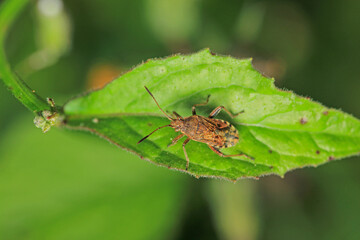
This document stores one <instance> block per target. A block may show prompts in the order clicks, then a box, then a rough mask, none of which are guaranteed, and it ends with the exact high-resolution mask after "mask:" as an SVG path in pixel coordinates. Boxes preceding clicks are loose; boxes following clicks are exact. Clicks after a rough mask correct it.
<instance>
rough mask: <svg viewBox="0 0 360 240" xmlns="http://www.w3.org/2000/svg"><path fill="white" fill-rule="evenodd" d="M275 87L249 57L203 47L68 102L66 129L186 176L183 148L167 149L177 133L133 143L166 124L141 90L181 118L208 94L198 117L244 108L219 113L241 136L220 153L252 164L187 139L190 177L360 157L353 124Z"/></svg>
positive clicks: (359, 137)
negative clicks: (218, 109) (94, 136)
mask: <svg viewBox="0 0 360 240" xmlns="http://www.w3.org/2000/svg"><path fill="white" fill-rule="evenodd" d="M273 82H274V80H273V79H268V78H266V77H264V76H262V75H261V74H260V73H259V72H257V71H256V70H254V69H253V67H252V65H251V59H243V60H239V59H234V58H232V57H227V56H216V55H213V54H211V52H210V51H209V50H203V51H201V52H199V53H196V54H193V55H189V56H184V55H175V56H172V57H169V58H166V59H154V60H149V61H147V62H146V63H145V64H142V65H140V66H138V67H136V68H134V69H133V70H132V71H130V72H128V73H126V74H124V75H123V76H120V77H119V78H118V79H116V80H115V81H113V82H111V83H110V84H108V85H107V86H106V87H104V88H103V89H101V90H99V91H95V92H92V93H89V94H87V95H85V96H81V97H79V98H76V99H73V100H71V101H70V102H68V103H67V104H66V105H65V107H64V112H65V114H66V115H67V120H66V126H67V127H69V128H73V129H79V130H87V131H91V132H93V133H95V134H97V135H99V136H101V137H103V138H105V139H107V140H109V141H110V142H112V143H114V144H116V145H118V146H119V147H122V148H125V149H128V150H129V151H132V152H134V153H135V154H137V155H139V156H142V157H143V158H145V159H146V160H149V161H151V162H153V163H155V164H158V165H161V166H166V167H168V168H172V169H177V170H181V171H185V165H186V160H185V157H184V153H183V150H182V146H181V143H178V144H176V145H174V146H172V147H169V148H167V145H168V144H169V143H170V142H171V139H173V138H174V137H176V136H177V135H178V133H176V132H175V131H174V130H173V129H171V128H164V129H161V130H159V131H157V132H156V133H154V134H153V135H152V136H150V137H149V138H148V139H147V140H145V141H144V142H142V143H141V144H138V145H137V144H136V143H137V142H138V141H139V140H140V139H141V138H142V137H144V136H146V135H147V134H149V133H150V132H151V131H152V130H154V129H155V128H157V127H159V126H163V125H166V124H169V120H168V119H166V118H165V116H164V115H163V114H162V113H161V112H160V110H159V109H158V108H157V106H156V104H155V103H154V101H153V99H152V98H151V97H150V96H149V94H148V93H147V92H146V91H145V89H144V87H143V86H144V85H146V86H147V87H148V88H149V89H150V91H152V93H153V95H154V96H155V98H156V99H157V101H158V102H159V104H160V106H162V108H163V109H165V110H166V111H169V112H172V111H176V112H178V113H179V114H180V115H182V116H184V117H185V116H189V115H190V114H191V106H192V105H193V104H196V103H202V102H204V101H205V100H206V97H207V96H208V95H209V94H210V95H211V97H210V101H209V104H208V105H206V106H204V107H198V108H197V113H198V114H199V115H203V116H208V114H209V113H210V112H211V110H213V109H214V108H215V107H217V106H220V105H223V106H225V107H226V108H228V109H229V110H230V111H231V112H232V113H238V112H240V111H242V110H244V111H245V112H244V113H243V114H240V115H239V116H237V117H236V118H234V119H231V118H230V117H229V116H228V115H226V114H224V113H221V114H220V115H218V116H217V118H220V119H224V120H227V121H229V122H231V123H232V124H233V125H234V126H235V127H236V128H237V129H238V131H239V135H240V140H239V143H238V144H237V145H236V146H234V147H231V148H226V149H223V150H222V151H223V153H225V154H237V153H240V152H243V153H246V154H248V155H250V156H253V157H254V158H255V160H249V159H247V158H244V157H232V158H221V157H219V156H218V155H216V154H215V153H214V152H212V151H211V150H210V149H209V148H208V146H207V145H206V144H204V143H199V142H194V141H190V143H189V144H188V145H187V146H186V149H187V152H188V155H189V159H190V167H189V170H188V171H187V172H188V173H190V174H193V175H195V176H212V177H220V178H226V179H231V180H236V179H238V178H243V177H258V176H262V175H267V174H278V175H280V176H283V175H284V174H285V173H286V172H287V171H290V170H292V169H295V168H301V167H304V166H317V165H319V164H323V163H326V162H328V161H330V160H334V159H339V158H343V157H346V156H350V155H355V154H358V153H359V152H360V122H359V120H357V119H355V118H354V117H352V116H350V115H348V114H345V113H343V112H341V111H338V110H334V109H328V108H326V107H324V106H322V105H321V104H319V103H316V102H313V101H311V100H310V99H307V98H304V97H300V96H297V95H295V94H294V93H292V92H289V91H283V90H279V89H277V88H276V87H275V86H274V83H273ZM180 142H182V141H180Z"/></svg>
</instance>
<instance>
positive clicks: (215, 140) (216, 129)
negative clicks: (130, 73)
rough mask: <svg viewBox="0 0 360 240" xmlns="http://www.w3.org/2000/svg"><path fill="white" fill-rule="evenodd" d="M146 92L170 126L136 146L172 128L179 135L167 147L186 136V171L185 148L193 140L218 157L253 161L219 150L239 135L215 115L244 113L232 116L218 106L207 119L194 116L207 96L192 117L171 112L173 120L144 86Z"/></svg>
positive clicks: (202, 104) (236, 139)
mask: <svg viewBox="0 0 360 240" xmlns="http://www.w3.org/2000/svg"><path fill="white" fill-rule="evenodd" d="M145 89H146V91H147V92H148V93H149V94H150V96H151V97H152V98H153V99H154V101H155V103H156V105H157V106H158V108H159V109H160V110H161V111H162V112H163V113H164V115H165V116H166V117H167V118H168V119H169V120H170V121H171V122H170V124H168V125H165V126H161V127H158V128H157V129H155V130H154V131H152V132H151V133H150V134H148V135H146V136H145V137H143V138H142V139H141V140H140V141H139V142H138V143H137V144H139V143H141V142H142V141H144V140H145V139H146V138H148V137H149V136H150V135H151V134H153V133H154V132H156V131H157V130H159V129H161V128H164V127H172V128H173V129H174V130H175V131H176V132H181V134H180V135H178V136H177V137H175V138H174V139H173V140H172V142H171V143H170V144H169V145H168V147H170V146H172V145H174V144H176V143H177V142H178V141H179V140H180V139H181V138H182V137H184V136H186V137H187V138H186V139H185V141H184V142H183V144H182V147H183V150H184V155H185V158H186V170H188V168H189V163H190V161H189V157H188V155H187V152H186V149H185V146H186V144H188V143H189V141H190V140H194V141H197V142H202V143H205V144H207V145H208V146H209V148H210V149H211V150H213V151H214V152H215V153H216V154H217V155H219V156H220V157H237V156H244V157H246V158H249V159H251V160H254V158H253V157H251V156H248V155H246V154H245V153H239V154H234V155H225V154H223V153H222V152H221V151H220V149H221V148H228V147H232V146H235V145H236V144H237V143H238V141H239V133H238V131H237V129H236V128H235V127H234V126H233V125H232V124H231V123H229V122H227V121H224V120H221V119H215V118H214V117H216V115H218V114H219V112H220V111H221V110H224V111H225V112H226V113H227V114H229V116H230V117H231V118H234V117H236V116H238V115H239V114H241V113H244V111H241V112H239V113H237V114H235V115H233V114H232V113H231V112H230V111H229V110H227V109H226V108H225V107H224V106H219V107H217V108H215V109H214V110H213V111H212V112H211V113H210V114H209V117H203V116H199V115H197V114H196V107H198V106H204V105H206V104H207V103H208V102H209V98H210V95H209V96H208V98H207V100H206V102H204V103H198V104H195V105H193V106H192V116H189V117H182V116H180V115H179V114H178V113H177V112H175V111H174V112H173V114H174V116H175V118H172V117H170V116H169V115H168V114H167V113H166V112H165V111H164V110H163V109H162V108H161V107H160V105H159V104H158V102H157V101H156V99H155V97H154V96H153V95H152V93H151V92H150V90H149V89H148V88H147V87H146V86H145Z"/></svg>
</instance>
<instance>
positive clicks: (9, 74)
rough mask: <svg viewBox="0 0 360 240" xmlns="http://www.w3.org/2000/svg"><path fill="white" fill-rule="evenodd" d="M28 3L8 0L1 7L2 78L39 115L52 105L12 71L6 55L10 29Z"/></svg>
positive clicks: (0, 45)
mask: <svg viewBox="0 0 360 240" xmlns="http://www.w3.org/2000/svg"><path fill="white" fill-rule="evenodd" d="M28 2H29V0H7V1H5V2H3V4H2V5H1V6H0V78H1V79H2V80H3V81H4V83H5V85H6V86H7V87H8V89H9V90H10V91H11V92H12V93H13V95H14V96H15V97H16V98H17V99H18V100H19V101H20V102H22V103H23V104H24V105H25V107H27V108H28V109H30V110H31V111H33V112H36V113H39V112H41V111H43V110H51V108H50V105H49V104H48V103H47V102H46V100H45V99H43V98H41V97H40V96H39V95H37V94H36V93H35V91H33V90H32V89H31V88H30V87H29V86H28V85H27V84H26V83H25V82H24V81H22V80H21V79H20V78H19V77H18V76H17V75H16V74H15V73H14V72H13V71H12V70H11V67H10V65H9V63H8V61H7V58H6V54H5V40H6V36H7V33H8V29H9V27H10V26H11V24H12V23H13V22H14V20H15V19H16V17H17V16H18V14H19V13H20V11H21V10H22V9H23V8H24V7H25V5H26V4H27V3H28Z"/></svg>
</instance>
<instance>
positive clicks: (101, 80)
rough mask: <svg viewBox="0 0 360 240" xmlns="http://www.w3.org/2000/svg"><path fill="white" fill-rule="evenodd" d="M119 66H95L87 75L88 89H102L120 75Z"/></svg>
mask: <svg viewBox="0 0 360 240" xmlns="http://www.w3.org/2000/svg"><path fill="white" fill-rule="evenodd" d="M120 73H121V71H120V69H119V68H118V67H116V66H114V65H111V64H98V65H95V66H93V67H92V68H91V69H90V71H89V73H88V77H87V84H86V89H88V90H89V89H92V90H94V89H100V88H102V87H104V86H105V85H106V84H107V83H109V82H111V81H112V80H114V79H115V78H116V77H118V76H119V75H120Z"/></svg>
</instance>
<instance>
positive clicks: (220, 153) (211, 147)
mask: <svg viewBox="0 0 360 240" xmlns="http://www.w3.org/2000/svg"><path fill="white" fill-rule="evenodd" d="M209 148H210V149H211V150H213V151H214V152H215V153H216V154H217V155H219V156H220V157H238V156H244V157H246V158H248V159H250V160H254V158H253V157H250V156H248V155H246V154H245V153H240V154H234V155H225V154H223V153H222V152H220V150H219V149H217V148H214V147H213V146H210V145H209Z"/></svg>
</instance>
